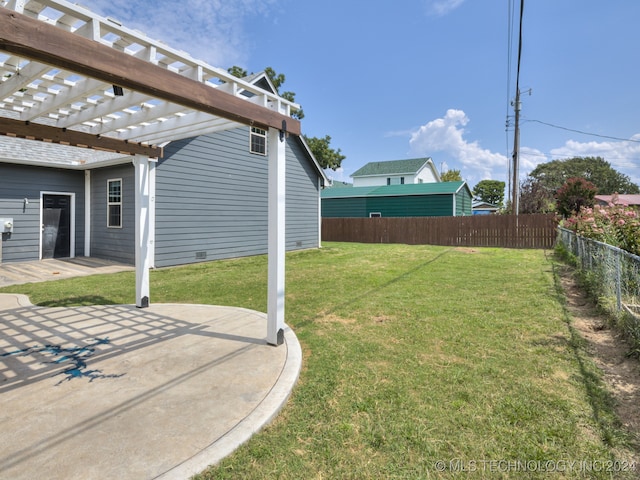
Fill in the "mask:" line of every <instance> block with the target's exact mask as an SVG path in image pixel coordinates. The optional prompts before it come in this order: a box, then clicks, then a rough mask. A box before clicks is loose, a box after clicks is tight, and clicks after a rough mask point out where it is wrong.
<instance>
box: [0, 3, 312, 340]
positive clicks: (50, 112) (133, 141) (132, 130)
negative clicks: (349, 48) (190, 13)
mask: <svg viewBox="0 0 640 480" xmlns="http://www.w3.org/2000/svg"><path fill="white" fill-rule="evenodd" d="M0 6H1V7H3V8H0V134H2V135H5V136H7V137H12V138H13V139H14V140H11V139H5V140H7V141H6V142H2V144H3V146H1V147H0V160H4V161H11V162H15V163H25V164H45V165H48V166H59V167H63V168H72V169H81V170H85V172H90V170H91V169H92V168H95V167H97V166H103V165H111V164H115V163H121V162H122V159H123V157H126V158H130V159H131V161H132V162H133V164H134V167H135V179H136V206H135V208H136V226H135V228H136V252H135V258H136V262H135V263H136V305H137V306H138V307H145V306H147V305H148V304H149V296H150V295H149V269H150V268H151V266H152V263H151V262H152V255H153V248H152V235H153V229H152V227H153V225H152V222H153V212H154V205H153V202H154V196H153V181H154V166H155V162H156V161H157V159H158V158H159V157H161V156H162V147H163V146H164V145H166V144H167V143H169V142H171V141H174V140H179V139H182V138H189V137H194V136H197V135H202V134H207V133H212V132H216V131H221V130H226V129H232V128H236V127H238V126H240V125H252V126H256V127H260V128H262V129H265V130H267V131H268V135H269V137H268V138H269V140H268V142H269V147H270V148H269V153H268V162H269V168H268V177H269V178H268V187H269V193H268V224H269V229H268V231H269V233H268V257H269V260H268V263H269V266H268V272H269V274H268V275H269V282H268V311H267V317H268V322H267V324H268V325H267V342H268V343H270V344H273V345H278V344H279V343H281V342H282V331H283V328H284V264H285V238H284V232H285V219H284V213H285V143H284V136H285V135H287V134H292V135H300V133H301V132H300V122H299V121H297V120H295V119H293V118H291V111H292V109H294V108H298V105H296V104H294V103H292V102H289V101H287V100H285V99H283V98H281V97H279V96H278V95H276V94H273V93H271V92H267V91H265V90H262V89H260V88H257V87H255V86H253V85H251V84H249V83H247V82H245V81H243V80H241V79H239V78H236V77H234V76H232V75H230V74H229V73H227V72H226V71H225V70H222V69H219V68H215V67H212V66H210V65H208V64H206V63H204V62H202V61H199V60H195V59H193V58H191V57H190V56H189V55H188V54H186V53H185V52H181V51H178V50H175V49H172V48H170V47H169V46H167V45H165V44H163V43H161V42H159V41H155V40H152V39H150V38H148V37H146V36H145V35H144V34H142V33H140V32H137V31H134V30H131V29H128V28H126V27H124V26H122V25H121V24H120V23H119V22H117V21H115V20H112V19H109V18H103V17H100V16H98V15H96V14H94V13H93V12H91V11H89V10H87V9H85V8H83V7H80V6H78V5H75V4H72V3H70V2H67V1H65V0H9V1H6V0H4V1H3V0H0ZM22 139H27V140H38V141H40V143H36V142H33V141H30V142H27V141H25V140H22ZM42 142H44V143H42ZM44 152H46V153H44ZM45 157H46V158H45ZM34 159H36V160H34ZM89 174H90V173H86V174H85V175H89ZM87 185H88V182H87Z"/></svg>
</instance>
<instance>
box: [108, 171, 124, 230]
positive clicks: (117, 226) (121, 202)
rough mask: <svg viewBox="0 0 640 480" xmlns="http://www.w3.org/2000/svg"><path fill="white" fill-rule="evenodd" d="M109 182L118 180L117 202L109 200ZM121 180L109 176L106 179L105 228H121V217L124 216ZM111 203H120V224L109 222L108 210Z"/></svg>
mask: <svg viewBox="0 0 640 480" xmlns="http://www.w3.org/2000/svg"><path fill="white" fill-rule="evenodd" d="M111 182H120V201H119V202H111V201H109V186H110V185H111ZM122 186H123V182H122V178H109V179H107V228H122V224H123V223H124V222H123V217H124V208H123V203H124V202H123V196H124V193H123V188H122ZM112 205H120V225H110V224H109V219H110V218H111V216H110V214H109V213H110V212H109V207H111V206H112Z"/></svg>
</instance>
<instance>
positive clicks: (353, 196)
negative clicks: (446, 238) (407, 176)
mask: <svg viewBox="0 0 640 480" xmlns="http://www.w3.org/2000/svg"><path fill="white" fill-rule="evenodd" d="M321 196H322V217H323V218H336V217H342V218H347V217H360V218H362V217H448V216H455V217H457V216H464V215H471V214H472V211H471V201H472V194H471V191H470V190H469V186H468V185H467V184H466V182H438V183H415V184H405V185H388V186H381V187H376V186H373V187H351V188H349V187H345V188H327V189H325V190H323V191H322V194H321Z"/></svg>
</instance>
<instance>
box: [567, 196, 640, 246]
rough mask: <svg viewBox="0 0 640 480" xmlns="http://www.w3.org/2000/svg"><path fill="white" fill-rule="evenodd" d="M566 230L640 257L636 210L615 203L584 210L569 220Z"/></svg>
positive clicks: (583, 208)
mask: <svg viewBox="0 0 640 480" xmlns="http://www.w3.org/2000/svg"><path fill="white" fill-rule="evenodd" d="M613 202H615V196H614V198H613ZM562 226H563V227H565V228H568V229H570V230H573V231H574V232H576V233H577V234H579V235H582V236H583V237H586V238H591V239H594V240H598V241H600V242H603V243H607V244H609V245H612V246H614V247H619V248H621V249H623V250H626V251H628V252H630V253H633V254H635V255H640V212H639V211H638V210H637V209H635V208H633V207H629V206H626V205H616V204H615V203H609V205H607V206H602V205H596V206H594V207H593V208H591V207H581V208H580V211H579V212H578V213H577V214H575V215H573V216H571V217H569V218H567V219H565V220H564V221H563V222H562Z"/></svg>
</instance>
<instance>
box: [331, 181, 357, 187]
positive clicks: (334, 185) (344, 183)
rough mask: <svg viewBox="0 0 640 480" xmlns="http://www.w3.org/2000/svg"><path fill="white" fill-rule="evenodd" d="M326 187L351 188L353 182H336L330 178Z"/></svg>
mask: <svg viewBox="0 0 640 480" xmlns="http://www.w3.org/2000/svg"><path fill="white" fill-rule="evenodd" d="M327 188H353V183H347V182H337V181H335V180H332V181H331V185H328V186H327Z"/></svg>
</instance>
